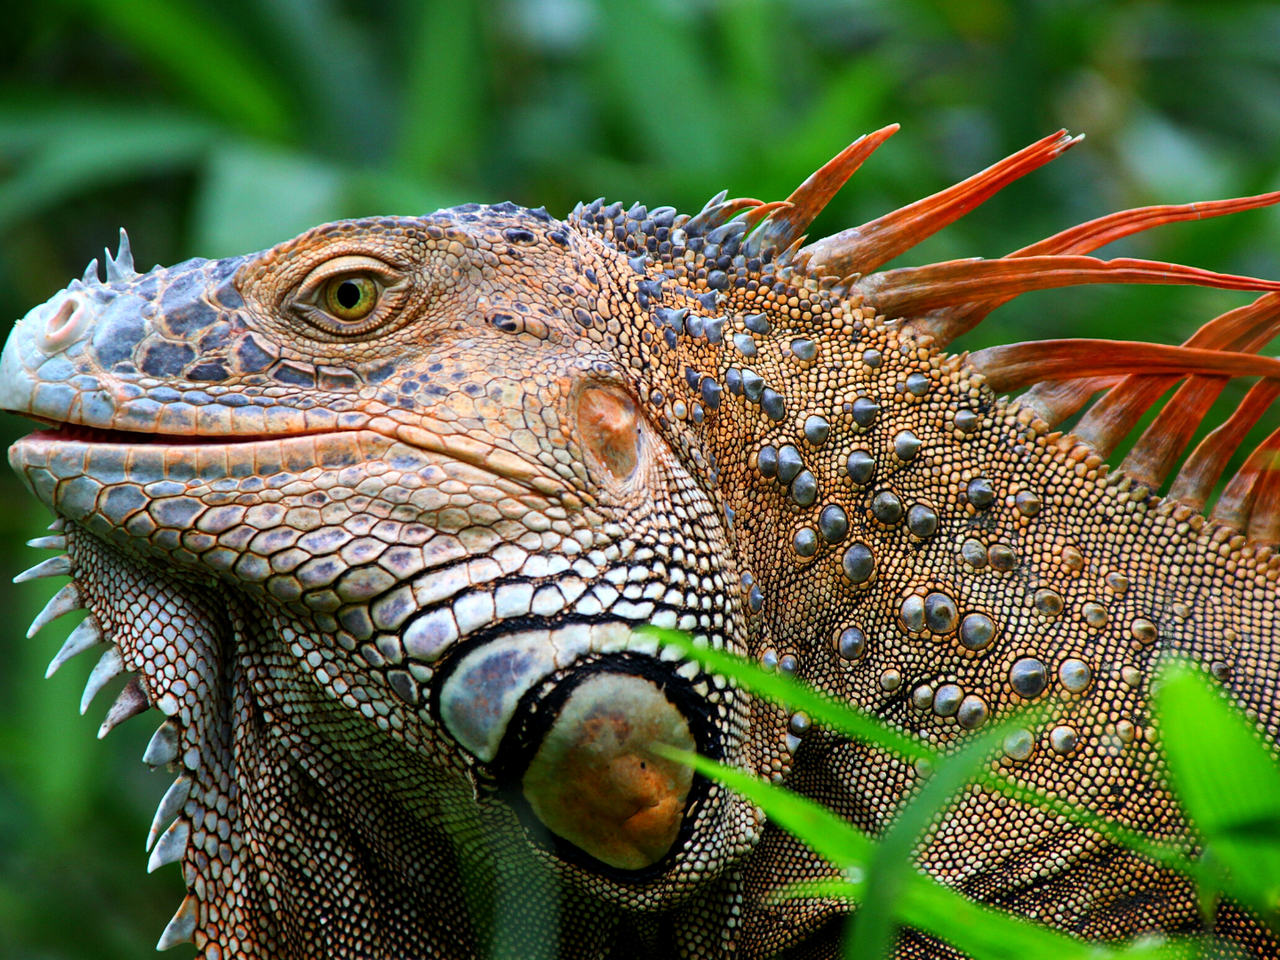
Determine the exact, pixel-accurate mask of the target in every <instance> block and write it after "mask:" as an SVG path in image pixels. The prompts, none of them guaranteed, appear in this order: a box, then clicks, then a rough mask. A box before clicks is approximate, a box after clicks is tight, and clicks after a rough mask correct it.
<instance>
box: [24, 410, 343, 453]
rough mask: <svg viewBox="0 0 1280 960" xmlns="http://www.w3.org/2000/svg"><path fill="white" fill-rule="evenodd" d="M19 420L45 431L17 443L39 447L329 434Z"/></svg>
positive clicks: (218, 442)
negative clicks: (164, 430)
mask: <svg viewBox="0 0 1280 960" xmlns="http://www.w3.org/2000/svg"><path fill="white" fill-rule="evenodd" d="M21 416H24V417H26V418H27V419H28V420H35V421H36V422H37V423H40V424H41V425H42V426H44V427H45V429H43V430H36V431H34V432H33V433H29V434H27V435H26V436H25V437H23V438H21V440H20V441H19V442H20V443H21V442H26V441H37V442H43V443H92V444H105V445H112V446H128V447H142V446H147V447H192V446H231V445H234V444H241V443H244V444H248V443H263V442H265V441H269V440H292V439H295V438H296V437H300V436H318V435H321V434H323V433H332V432H333V431H317V432H316V433H312V434H308V433H306V432H305V431H304V432H299V433H289V434H272V433H260V434H248V433H245V434H234V435H227V434H190V433H182V434H178V433H156V432H154V431H148V432H146V433H143V432H142V431H139V430H108V429H103V428H101V427H88V426H85V425H84V424H80V423H58V422H56V421H53V420H45V419H43V418H41V417H33V416H31V414H28V413H24V414H21Z"/></svg>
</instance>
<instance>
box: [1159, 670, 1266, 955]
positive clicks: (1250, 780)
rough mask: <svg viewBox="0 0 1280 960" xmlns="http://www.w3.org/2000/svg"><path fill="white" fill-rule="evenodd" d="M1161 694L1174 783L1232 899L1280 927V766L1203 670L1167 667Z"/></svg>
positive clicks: (1208, 861) (1162, 726)
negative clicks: (1203, 673) (1211, 683)
mask: <svg viewBox="0 0 1280 960" xmlns="http://www.w3.org/2000/svg"><path fill="white" fill-rule="evenodd" d="M1161 679H1162V683H1161V685H1160V687H1159V688H1158V691H1157V693H1156V695H1155V700H1156V707H1157V710H1158V711H1159V717H1160V732H1161V741H1162V743H1163V745H1164V749H1165V756H1166V758H1167V761H1168V765H1169V779H1170V781H1171V782H1172V784H1173V786H1174V789H1175V791H1176V793H1177V795H1178V800H1179V802H1180V803H1181V804H1182V808H1183V809H1184V810H1185V811H1186V813H1187V815H1188V817H1189V818H1190V819H1191V821H1192V823H1194V824H1195V828H1196V830H1197V831H1198V832H1199V833H1200V835H1201V836H1202V837H1203V838H1204V843H1205V856H1204V860H1205V863H1206V864H1207V865H1213V864H1215V863H1216V864H1218V865H1220V868H1222V869H1220V870H1219V871H1218V872H1219V873H1223V874H1224V875H1223V876H1222V877H1221V881H1222V883H1223V886H1224V887H1225V889H1226V891H1227V892H1228V893H1229V894H1231V896H1233V897H1235V898H1236V899H1238V900H1240V901H1241V902H1242V903H1245V904H1247V905H1248V906H1250V907H1252V908H1253V909H1254V910H1256V911H1258V912H1259V913H1260V914H1261V915H1262V917H1263V918H1264V919H1265V920H1266V921H1267V923H1269V924H1270V925H1271V927H1272V929H1273V930H1280V768H1277V766H1276V762H1275V760H1274V759H1273V758H1272V755H1271V753H1270V751H1269V750H1268V749H1267V747H1266V746H1265V745H1264V744H1263V743H1262V741H1261V740H1260V739H1259V737H1258V736H1257V733H1256V731H1255V728H1254V726H1253V724H1251V723H1250V722H1249V721H1248V720H1247V719H1246V718H1245V717H1244V716H1243V715H1242V714H1241V713H1240V712H1239V711H1238V710H1236V709H1235V708H1234V707H1233V706H1231V705H1230V704H1229V703H1228V702H1227V701H1226V700H1224V699H1223V697H1222V694H1221V688H1215V687H1214V686H1211V685H1210V684H1209V682H1208V681H1207V680H1206V679H1205V678H1204V677H1202V676H1201V675H1200V673H1199V671H1197V670H1195V669H1193V668H1189V667H1188V666H1186V665H1185V664H1181V663H1175V664H1173V665H1171V666H1169V667H1167V668H1166V669H1165V670H1164V672H1163V675H1162V678H1161Z"/></svg>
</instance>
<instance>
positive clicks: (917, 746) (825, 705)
mask: <svg viewBox="0 0 1280 960" xmlns="http://www.w3.org/2000/svg"><path fill="white" fill-rule="evenodd" d="M636 632H637V633H647V634H650V635H652V636H655V637H657V638H658V640H659V642H660V643H662V644H663V645H666V646H673V647H675V648H677V649H678V650H680V651H681V652H683V653H685V654H686V655H688V656H689V657H691V658H693V659H696V660H698V661H700V662H701V663H702V664H703V665H704V666H705V667H706V668H707V669H709V670H712V671H714V672H716V673H723V674H724V675H725V676H728V677H732V678H733V679H734V680H736V681H738V682H739V683H741V684H742V685H743V686H746V687H749V688H750V689H752V690H754V691H755V692H756V693H759V694H760V695H761V696H764V697H767V698H768V699H770V700H774V701H777V702H779V703H784V704H787V705H789V706H791V707H794V708H796V709H797V710H803V711H805V712H806V713H808V714H809V715H810V716H811V717H812V718H813V719H814V720H815V721H817V722H818V723H821V724H823V725H824V726H827V727H830V728H831V729H832V730H836V731H838V732H839V733H843V734H845V735H847V736H850V737H857V738H858V739H860V740H866V741H868V742H869V743H874V744H876V745H878V746H881V747H884V748H885V749H886V750H892V751H894V752H895V753H900V754H902V755H903V756H905V757H907V758H909V759H911V760H927V761H929V762H930V763H936V762H937V760H938V752H937V751H936V750H934V749H932V748H931V747H928V746H926V745H925V744H924V743H923V742H921V741H919V740H917V739H915V738H914V737H911V736H909V735H907V734H904V733H901V732H899V731H897V730H894V729H893V728H892V727H889V726H887V725H885V724H883V723H881V722H880V721H879V720H876V719H875V718H873V717H872V716H870V715H869V714H867V713H864V712H862V711H861V710H858V709H856V708H854V707H849V706H845V705H844V704H839V703H836V702H835V701H834V700H831V699H830V698H829V697H825V696H823V695H822V694H820V693H818V692H817V691H815V690H813V689H811V688H810V687H807V686H805V685H804V684H803V683H801V682H800V681H799V680H793V679H791V678H790V677H784V676H781V675H779V674H776V673H770V672H769V671H767V670H765V669H764V668H763V667H760V666H758V665H757V664H755V663H752V662H751V661H750V660H746V659H744V658H742V657H739V656H736V655H735V654H732V653H729V652H728V651H725V650H712V649H710V648H709V647H700V646H698V645H697V644H695V643H694V641H693V638H692V637H690V636H689V635H688V634H685V633H681V632H680V631H679V630H668V629H665V628H663V627H653V626H646V627H640V628H639V629H638V630H637V631H636Z"/></svg>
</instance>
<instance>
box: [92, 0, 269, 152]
mask: <svg viewBox="0 0 1280 960" xmlns="http://www.w3.org/2000/svg"><path fill="white" fill-rule="evenodd" d="M79 2H80V3H81V4H83V5H84V6H86V7H88V8H90V9H91V10H92V11H93V12H94V14H95V15H96V16H97V17H98V19H99V20H101V21H102V23H103V24H104V25H105V26H106V27H107V29H108V30H110V31H111V32H112V33H114V34H115V35H116V36H118V37H119V38H120V39H121V40H123V41H124V42H125V43H127V44H129V45H130V46H131V47H133V48H134V50H136V51H137V52H138V53H139V54H141V55H142V56H144V57H146V58H147V59H148V60H150V61H151V62H152V63H154V64H155V65H156V66H157V67H159V68H160V69H162V70H163V71H165V72H166V73H168V74H169V75H170V76H171V77H172V78H173V79H174V80H175V81H176V82H178V83H179V84H181V85H182V86H183V87H185V88H186V89H187V91H188V93H190V95H191V96H192V97H194V98H195V99H196V100H197V101H199V102H200V103H201V104H202V105H203V106H204V108H205V109H206V110H208V111H209V112H210V113H211V114H213V115H214V116H217V117H221V118H222V119H224V120H226V121H227V122H228V123H230V124H232V125H233V126H235V127H237V128H239V129H240V130H242V131H244V132H245V133H250V134H253V135H255V136H259V137H263V138H265V139H268V140H287V139H289V138H290V137H291V136H292V134H293V130H292V126H293V117H292V113H291V111H290V109H289V107H288V105H287V104H286V102H285V101H284V99H283V98H282V97H281V96H280V93H279V90H280V86H279V84H278V83H276V82H275V81H274V80H273V78H272V77H271V75H270V73H269V72H268V71H266V70H264V69H263V68H262V65H261V64H259V63H256V62H254V61H253V59H252V58H251V57H250V56H249V54H248V53H247V52H246V51H245V50H244V49H243V48H242V47H241V46H240V44H239V43H237V42H236V40H235V38H234V36H232V35H231V34H229V33H228V32H227V31H225V30H224V29H222V27H221V25H220V24H219V23H218V22H217V21H215V20H213V19H211V18H210V17H208V16H207V15H206V14H205V13H204V11H202V10H201V9H200V8H199V7H198V6H196V5H195V4H194V3H192V2H190V0H79Z"/></svg>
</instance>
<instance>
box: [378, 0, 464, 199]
mask: <svg viewBox="0 0 1280 960" xmlns="http://www.w3.org/2000/svg"><path fill="white" fill-rule="evenodd" d="M419 16H420V18H421V19H420V21H419V27H418V30H419V36H418V38H417V43H416V44H415V45H414V49H415V50H416V51H417V56H416V57H415V58H414V60H413V62H412V63H411V64H410V65H409V70H408V76H407V79H406V82H405V96H404V107H403V111H402V112H403V116H404V125H403V127H402V128H401V131H400V145H399V149H398V151H397V155H396V169H397V170H398V171H399V172H400V173H401V174H402V175H403V176H405V177H409V178H413V179H426V178H429V177H432V176H437V175H439V174H440V173H442V172H455V173H460V174H463V175H465V176H469V177H470V176H474V174H475V170H474V161H475V154H476V150H477V141H478V139H479V129H480V127H479V118H480V117H481V116H483V115H484V110H483V109H482V97H483V93H484V67H483V62H484V49H483V35H482V33H481V30H480V12H479V7H478V5H477V4H476V2H475V0H427V2H426V3H423V5H422V10H421V13H420V15H419Z"/></svg>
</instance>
